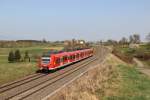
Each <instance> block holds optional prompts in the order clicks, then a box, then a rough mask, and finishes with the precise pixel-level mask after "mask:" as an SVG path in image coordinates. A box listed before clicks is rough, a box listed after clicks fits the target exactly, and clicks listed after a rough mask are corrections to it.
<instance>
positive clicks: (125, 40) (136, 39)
mask: <svg viewBox="0 0 150 100" xmlns="http://www.w3.org/2000/svg"><path fill="white" fill-rule="evenodd" d="M140 42H141V40H140V35H138V34H133V35H130V36H129V38H126V37H122V39H121V40H119V41H116V40H111V39H110V40H107V42H106V44H108V45H109V44H110V45H116V44H120V45H129V44H131V43H133V44H138V43H140Z"/></svg>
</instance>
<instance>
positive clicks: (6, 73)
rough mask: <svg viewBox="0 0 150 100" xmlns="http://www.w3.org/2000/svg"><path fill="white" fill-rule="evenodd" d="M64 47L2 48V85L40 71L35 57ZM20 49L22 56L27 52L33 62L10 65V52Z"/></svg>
mask: <svg viewBox="0 0 150 100" xmlns="http://www.w3.org/2000/svg"><path fill="white" fill-rule="evenodd" d="M62 48H63V47H62V46H53V47H45V46H40V47H38V46H37V47H26V48H0V84H4V83H6V82H9V81H13V80H15V79H18V78H20V77H23V76H26V75H28V74H32V73H35V72H36V70H37V69H38V67H37V62H36V59H35V56H41V55H42V53H43V52H47V51H49V50H50V49H56V50H60V49H62ZM16 49H19V50H20V52H21V56H22V57H23V56H24V52H25V51H26V50H27V51H28V53H29V56H30V57H31V62H15V63H8V60H7V59H8V54H9V52H10V51H11V50H12V51H15V50H16Z"/></svg>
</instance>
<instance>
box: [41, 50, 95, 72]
mask: <svg viewBox="0 0 150 100" xmlns="http://www.w3.org/2000/svg"><path fill="white" fill-rule="evenodd" d="M90 56H93V49H84V50H76V51H71V52H61V53H58V52H57V53H54V52H53V53H50V54H49V55H48V56H43V57H41V58H40V61H39V67H40V70H54V69H57V68H60V67H63V66H66V65H69V64H71V63H74V62H77V61H80V60H82V59H85V58H88V57H90Z"/></svg>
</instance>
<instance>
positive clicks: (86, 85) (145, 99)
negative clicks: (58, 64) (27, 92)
mask: <svg viewBox="0 0 150 100" xmlns="http://www.w3.org/2000/svg"><path fill="white" fill-rule="evenodd" d="M149 84H150V78H148V77H147V76H145V75H144V74H141V73H140V72H139V71H138V70H137V69H135V67H134V66H131V65H128V64H126V63H124V62H123V61H121V60H120V59H118V58H116V57H115V56H113V55H109V56H108V57H107V60H106V61H105V62H104V64H101V65H97V68H95V69H92V70H90V71H88V72H87V73H86V74H85V75H83V76H82V77H81V78H79V79H77V80H76V81H75V82H73V83H72V84H70V85H69V86H67V87H66V88H64V89H63V90H62V91H61V93H58V94H56V95H57V96H56V98H55V99H56V100H150V85H149ZM50 100H51V99H50Z"/></svg>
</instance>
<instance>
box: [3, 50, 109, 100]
mask: <svg viewBox="0 0 150 100" xmlns="http://www.w3.org/2000/svg"><path fill="white" fill-rule="evenodd" d="M98 50H99V49H98ZM98 50H97V51H98ZM106 51H107V50H103V52H105V53H103V52H100V51H99V52H97V53H96V54H95V56H93V57H90V58H87V59H85V60H82V61H80V62H79V63H75V64H72V65H69V66H66V67H65V68H63V69H61V70H57V71H56V72H54V73H50V74H40V73H38V74H33V75H30V76H28V77H26V78H23V79H20V80H18V81H15V82H12V83H9V84H6V85H3V86H0V100H8V99H11V100H33V99H35V100H41V99H42V98H44V97H45V96H47V95H49V94H52V93H54V91H55V90H56V89H59V88H60V87H61V86H62V85H63V84H66V83H68V82H69V81H70V80H72V78H74V77H76V76H78V75H79V74H81V73H82V72H83V71H85V70H86V69H87V68H89V67H91V66H92V65H94V64H97V63H99V62H100V61H101V60H102V59H103V56H102V55H105V54H106ZM99 56H102V57H101V58H100V57H99ZM95 62H97V63H95Z"/></svg>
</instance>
